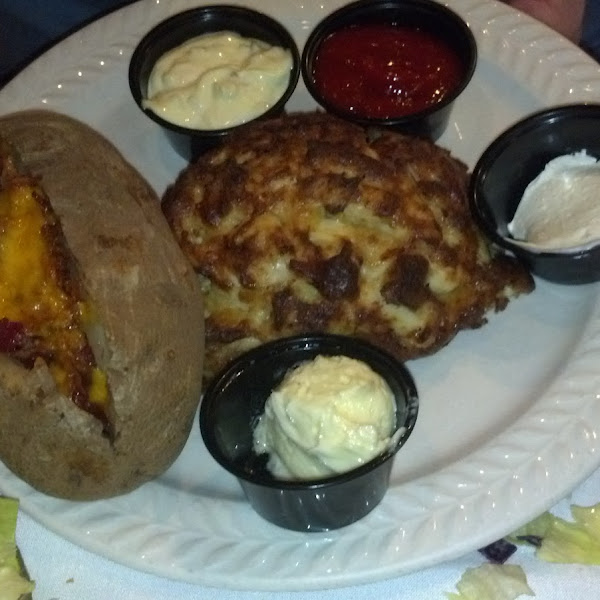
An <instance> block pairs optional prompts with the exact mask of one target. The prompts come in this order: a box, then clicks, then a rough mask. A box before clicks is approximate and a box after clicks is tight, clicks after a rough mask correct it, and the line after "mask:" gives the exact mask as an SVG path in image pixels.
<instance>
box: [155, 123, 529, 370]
mask: <svg viewBox="0 0 600 600" xmlns="http://www.w3.org/2000/svg"><path fill="white" fill-rule="evenodd" d="M467 186H468V172H467V168H466V166H465V165H464V164H462V163H461V162H460V161H458V160H456V159H455V158H453V157H452V156H451V155H450V153H449V152H448V151H447V150H445V149H442V148H440V147H439V146H437V145H435V144H433V143H432V142H430V141H427V140H423V139H418V138H414V137H409V136H405V135H401V134H398V133H391V132H383V133H380V134H378V135H377V136H371V135H369V133H368V132H367V131H365V130H364V129H362V128H360V127H357V126H355V125H352V124H349V123H347V122H345V121H341V120H339V119H337V118H334V117H331V116H328V115H326V114H323V113H318V112H313V113H297V114H291V115H286V116H283V117H281V118H277V119H273V120H267V121H262V122H258V123H256V124H253V125H250V126H248V127H246V128H244V129H242V130H241V131H240V132H239V133H237V134H235V135H233V136H231V137H230V138H229V139H228V140H227V141H226V142H225V143H224V144H223V145H222V146H220V147H219V148H218V149H215V150H212V151H210V152H208V153H207V154H204V155H203V156H201V157H200V159H199V160H198V161H197V162H195V163H194V164H192V165H190V166H189V167H187V168H186V169H185V170H184V171H183V172H182V173H181V174H180V176H179V177H178V179H177V181H176V182H175V183H174V184H173V185H172V186H171V187H170V188H169V189H168V190H167V191H166V193H165V197H164V201H163V211H164V213H165V215H166V217H167V220H168V221H169V223H170V226H171V228H172V230H173V232H174V234H175V236H176V238H177V240H178V242H179V244H180V246H181V247H182V249H183V250H184V252H185V254H186V255H187V256H188V258H189V259H190V261H191V262H192V264H193V266H194V268H195V269H196V271H197V272H198V274H199V277H200V280H201V284H202V288H203V291H204V301H205V310H206V335H207V338H206V359H205V375H206V377H211V376H212V375H214V374H215V373H216V372H217V371H218V370H219V369H220V368H221V367H223V366H224V365H225V364H226V363H227V362H228V361H229V360H230V359H232V358H234V357H235V356H237V355H238V354H240V353H241V352H243V351H245V350H247V349H249V348H251V347H253V346H256V345H258V344H260V343H262V342H266V341H268V340H272V339H275V338H279V337H283V336H288V335H293V334H298V333H304V332H334V333H338V334H346V335H350V336H356V337H360V338H364V339H367V340H369V341H371V342H372V343H374V344H375V345H377V346H379V347H381V348H384V349H385V350H387V351H389V352H391V353H392V354H393V355H394V356H396V357H397V358H398V359H400V360H407V359H413V358H417V357H421V356H424V355H428V354H431V353H433V352H435V351H437V350H439V349H440V348H442V347H443V346H445V345H446V344H447V343H448V342H449V341H450V340H451V339H452V338H453V337H454V336H455V335H456V333H457V332H458V331H459V330H461V329H464V328H475V327H479V326H481V325H483V324H484V323H485V321H486V313H488V312H489V311H499V310H502V309H504V308H505V306H506V305H507V303H508V301H509V300H510V299H511V298H513V297H515V296H517V295H519V294H521V293H526V292H530V291H531V290H532V289H533V287H534V283H533V279H532V277H531V275H530V274H529V272H528V271H527V270H525V268H524V267H523V266H522V265H521V264H520V263H518V262H516V260H514V259H512V258H510V257H506V256H501V255H496V254H494V252H493V250H492V249H491V248H490V247H489V245H488V244H487V242H486V241H485V239H484V238H483V236H482V234H481V233H480V232H479V230H478V229H477V227H476V225H475V223H474V222H473V220H472V218H471V215H470V212H469V208H468V200H467Z"/></svg>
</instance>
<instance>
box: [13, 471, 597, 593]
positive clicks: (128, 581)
mask: <svg viewBox="0 0 600 600" xmlns="http://www.w3.org/2000/svg"><path fill="white" fill-rule="evenodd" d="M598 502H600V470H598V471H596V472H595V473H594V474H593V475H592V476H591V477H590V478H589V479H588V480H586V481H585V482H584V483H583V484H582V485H580V486H579V487H578V488H577V489H576V490H575V491H574V492H573V493H572V494H571V495H570V496H569V497H568V498H565V499H564V500H562V501H561V502H560V503H559V504H558V505H557V506H556V507H554V508H553V509H552V510H553V512H555V513H556V514H558V515H559V516H562V517H564V518H567V517H568V516H569V515H570V513H569V506H570V504H571V503H575V504H581V505H585V506H588V505H592V504H596V503H598ZM17 542H18V545H19V547H20V549H21V552H22V554H23V557H24V559H25V562H26V563H27V567H28V569H29V571H30V574H31V576H32V578H33V579H35V581H36V591H35V593H34V600H116V599H128V600H162V599H177V600H188V599H189V600H192V599H194V600H203V599H208V598H211V599H212V598H215V597H218V598H219V599H220V600H254V599H257V598H261V599H263V598H264V599H266V600H274V599H277V600H280V599H282V600H285V599H289V600H292V599H293V600H317V599H318V600H338V599H342V598H343V599H344V600H377V599H379V598H382V599H385V600H396V599H398V600H400V599H403V600H405V599H410V600H437V599H440V600H443V599H445V598H446V596H445V593H444V592H452V591H455V584H456V582H457V581H458V580H459V579H460V577H461V575H462V573H463V572H464V571H465V569H467V568H469V567H475V566H478V565H480V564H482V563H483V562H484V558H483V557H482V556H481V554H479V553H478V552H477V551H474V552H471V553H469V554H468V555H466V556H464V557H462V558H460V559H456V560H453V561H451V562H448V563H444V564H441V565H439V566H437V567H435V568H430V569H427V570H424V571H420V572H417V573H412V574H409V575H406V576H403V577H399V578H396V579H391V580H386V581H380V582H376V583H371V584H367V585H362V586H356V587H352V588H338V589H332V590H324V591H311V592H289V593H287V592H277V593H265V592H239V591H233V590H222V589H219V590H216V589H214V588H208V587H202V586H197V585H191V584H187V583H182V582H177V581H171V580H168V579H162V578H159V577H155V576H153V575H148V574H146V573H142V572H138V571H134V570H131V569H129V568H127V567H124V566H121V565H118V564H116V563H113V562H111V561H109V560H106V559H104V558H102V557H100V556H95V555H93V554H91V553H89V552H87V551H85V550H83V549H81V548H79V547H77V546H75V545H73V544H71V543H69V542H67V541H65V540H63V539H61V538H60V537H58V536H56V535H55V534H53V533H52V532H50V531H48V530H47V529H45V528H44V527H42V526H40V525H39V524H37V523H36V522H34V521H33V520H32V519H31V518H29V517H28V516H27V515H26V514H24V513H21V514H20V516H19V522H18V527H17ZM509 562H510V563H515V564H519V565H521V566H522V567H523V569H524V570H525V574H526V575H527V580H528V583H529V585H530V587H531V588H532V589H533V591H534V592H535V593H536V598H541V599H543V600H553V599H557V600H558V599H560V600H565V599H570V598H574V599H586V600H587V599H592V598H600V566H598V567H595V566H582V565H557V564H550V563H546V562H543V561H541V560H539V559H537V558H536V557H535V555H534V553H533V551H532V550H531V549H529V548H520V549H519V550H518V551H517V552H516V553H515V554H514V555H513V556H512V557H511V559H510V560H509Z"/></svg>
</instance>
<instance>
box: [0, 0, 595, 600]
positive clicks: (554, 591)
mask: <svg viewBox="0 0 600 600" xmlns="http://www.w3.org/2000/svg"><path fill="white" fill-rule="evenodd" d="M32 2H33V0H30V1H29V3H28V6H29V5H30V4H31V3H32ZM125 3H127V2H124V0H116V1H115V0H87V1H83V0H81V1H79V2H74V3H71V5H72V8H71V9H70V10H69V9H68V8H65V7H64V6H63V7H62V8H61V11H62V12H60V13H59V14H60V15H61V18H60V24H59V25H58V24H57V23H58V21H57V19H56V17H55V19H54V21H52V20H51V19H49V18H47V19H46V23H45V25H43V26H42V25H40V26H39V27H37V28H36V27H33V26H32V24H31V23H30V22H28V21H27V20H26V19H25V17H24V16H23V15H24V14H25V11H23V10H21V11H19V10H18V9H17V8H16V7H17V6H21V7H25V4H26V3H23V4H22V5H21V4H20V3H15V2H14V0H0V86H1V84H2V82H3V80H7V79H8V78H9V77H10V76H11V75H12V74H14V72H15V70H16V69H17V68H18V67H19V66H20V65H22V64H24V63H25V62H27V60H29V58H30V57H31V56H33V55H35V54H36V53H38V52H39V51H40V50H42V49H43V48H44V47H46V46H47V45H48V44H49V43H51V42H52V41H53V40H55V39H57V38H58V37H59V35H60V32H59V31H58V29H60V28H62V30H63V31H67V30H71V29H72V28H73V27H77V26H79V25H80V24H82V23H84V22H87V21H89V19H91V18H95V17H97V16H99V15H100V14H102V13H103V12H106V10H109V9H110V8H113V7H116V6H119V5H123V4H125ZM33 4H37V3H36V2H33ZM29 9H31V6H29ZM42 12H43V11H42ZM38 14H39V13H38ZM57 28H58V29H57ZM7 48H8V49H10V51H7ZM599 501H600V470H598V471H596V472H595V473H594V474H592V476H591V477H590V478H589V479H587V480H586V481H585V482H584V483H583V484H582V485H580V486H579V487H578V488H577V489H576V490H574V491H573V493H572V494H571V495H570V496H569V497H568V498H565V499H564V500H562V501H561V502H560V503H559V504H558V505H557V506H556V507H554V508H553V512H555V513H556V514H558V515H560V516H563V517H568V516H569V505H570V504H571V503H576V504H581V505H591V504H595V503H597V502H599ZM17 542H18V545H19V547H20V549H21V552H22V554H23V557H24V559H25V562H26V564H27V567H28V569H29V571H30V574H31V576H32V578H33V579H34V580H35V581H36V590H35V592H34V595H33V597H34V600H83V599H85V600H107V599H109V598H110V599H114V598H128V599H132V600H146V599H148V600H149V599H159V598H160V599H162V598H177V599H181V600H186V599H188V598H189V599H192V598H194V599H202V598H213V597H214V596H215V593H216V590H214V589H211V588H207V587H202V586H197V585H192V584H187V583H182V582H177V581H171V580H168V579H163V578H160V577H156V576H154V575H149V574H146V573H142V572H138V571H134V570H131V569H129V568H127V567H124V566H122V565H118V564H116V563H114V562H111V561H109V560H106V559H104V558H102V557H100V556H96V555H93V554H91V553H89V552H88V551H86V550H84V549H82V548H79V547H78V546H76V545H74V544H72V543H70V542H68V541H66V540H64V539H61V538H60V537H58V536H57V535H55V534H54V533H52V532H51V531H48V530H47V529H45V528H44V527H42V526H41V525H39V524H38V523H36V522H35V521H34V520H33V519H31V518H30V517H29V516H27V515H26V514H24V513H23V512H21V513H20V515H19V521H18V526H17ZM484 562H485V559H484V557H483V556H482V555H481V554H480V553H478V552H471V553H469V554H467V555H466V556H464V557H462V558H460V559H457V560H453V561H451V562H448V563H444V564H441V565H438V566H436V567H433V568H430V569H427V570H424V571H420V572H417V573H413V574H409V575H406V576H403V577H399V578H395V579H390V580H385V581H380V582H377V583H372V584H367V585H362V586H356V587H352V588H339V589H333V590H324V591H312V592H289V593H286V592H278V593H272V594H269V593H265V592H260V593H259V592H239V591H235V590H218V594H219V598H223V599H225V600H250V599H254V598H259V597H260V598H270V597H273V598H278V599H286V598H289V599H291V598H293V599H294V600H313V599H314V600H316V599H317V598H319V600H334V599H338V598H344V599H356V600H362V599H365V600H367V599H369V600H372V599H376V598H387V599H388V600H395V599H396V598H398V599H400V598H411V600H420V599H427V600H432V599H436V598H440V599H442V598H445V597H446V596H445V592H453V591H455V585H456V583H457V582H458V581H459V579H460V577H461V575H462V574H463V573H464V571H465V570H466V569H467V568H470V567H476V566H479V565H481V564H483V563H484ZM509 563H511V564H519V565H521V566H522V567H523V569H524V571H525V573H526V575H527V579H528V583H529V585H530V586H531V588H532V589H533V591H534V592H535V594H536V597H538V598H543V599H554V598H557V599H558V598H561V599H564V598H586V597H589V598H593V597H596V596H597V595H598V589H599V588H600V566H599V567H595V566H582V565H557V564H549V563H546V562H544V561H541V560H539V559H538V558H536V556H535V554H534V552H533V550H531V549H529V548H520V549H519V550H518V551H517V552H516V553H515V554H514V555H513V556H512V557H511V558H510V559H509Z"/></svg>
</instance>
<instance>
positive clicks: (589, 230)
mask: <svg viewBox="0 0 600 600" xmlns="http://www.w3.org/2000/svg"><path fill="white" fill-rule="evenodd" d="M508 230H509V232H510V233H511V235H512V236H513V237H514V238H515V240H517V241H523V242H526V243H527V244H528V245H534V246H537V247H539V248H540V249H543V250H557V249H566V248H574V247H578V246H583V245H585V244H587V243H590V242H592V241H594V240H598V239H600V164H599V163H598V161H597V160H596V159H595V158H594V157H593V156H590V155H589V154H587V152H586V151H585V150H582V151H580V152H576V153H573V154H567V155H564V156H559V157H557V158H555V159H553V160H551V161H550V162H548V164H547V165H546V166H545V168H544V170H543V171H542V172H541V173H540V174H539V175H538V176H537V177H536V178H535V179H534V180H533V181H531V183H530V184H529V185H528V186H527V188H526V189H525V192H524V194H523V198H522V199H521V202H520V203H519V206H518V208H517V211H516V213H515V215H514V218H513V220H512V221H511V222H510V223H509V225H508Z"/></svg>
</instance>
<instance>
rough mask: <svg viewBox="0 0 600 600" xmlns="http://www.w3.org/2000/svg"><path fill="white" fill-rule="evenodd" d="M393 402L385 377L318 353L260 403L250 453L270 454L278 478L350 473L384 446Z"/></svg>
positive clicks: (389, 439)
mask: <svg viewBox="0 0 600 600" xmlns="http://www.w3.org/2000/svg"><path fill="white" fill-rule="evenodd" d="M395 429H396V402H395V399H394V395H393V393H392V391H391V390H390V388H389V386H388V384H387V383H386V381H385V380H384V379H383V378H382V377H381V376H380V375H378V374H377V373H375V371H373V370H372V369H371V368H370V367H369V366H368V365H367V364H365V363H363V362H361V361H358V360H356V359H353V358H349V357H346V356H317V357H316V358H315V359H314V360H312V361H310V362H306V363H303V364H301V365H299V366H298V367H296V368H294V369H292V370H290V371H289V372H288V373H287V374H286V376H285V377H284V379H283V381H282V382H281V384H280V385H279V387H278V388H276V389H275V390H274V391H273V392H272V393H271V395H270V396H269V398H268V399H267V402H266V404H265V410H264V413H263V414H262V416H261V417H260V418H259V421H258V424H257V426H256V428H255V430H254V451H255V452H256V453H257V454H264V453H268V454H269V461H268V465H267V466H268V469H269V471H270V472H271V473H272V475H273V476H274V477H276V478H278V479H296V480H298V479H300V480H311V479H321V478H324V477H328V476H331V475H335V474H338V473H344V472H346V471H350V470H352V469H354V468H356V467H359V466H360V465H362V464H364V463H366V462H368V461H370V460H371V459H373V458H375V457H376V456H378V455H379V454H381V453H382V452H384V451H386V450H387V449H389V448H390V447H391V446H392V445H393V444H394V443H395V441H396V440H397V439H398V436H399V435H401V430H398V431H395Z"/></svg>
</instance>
